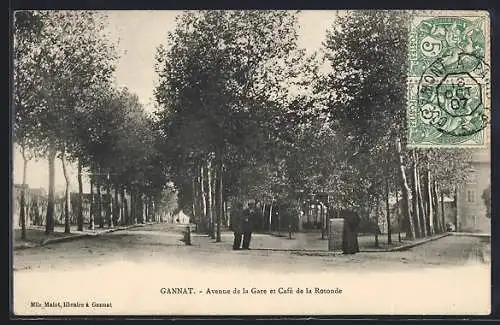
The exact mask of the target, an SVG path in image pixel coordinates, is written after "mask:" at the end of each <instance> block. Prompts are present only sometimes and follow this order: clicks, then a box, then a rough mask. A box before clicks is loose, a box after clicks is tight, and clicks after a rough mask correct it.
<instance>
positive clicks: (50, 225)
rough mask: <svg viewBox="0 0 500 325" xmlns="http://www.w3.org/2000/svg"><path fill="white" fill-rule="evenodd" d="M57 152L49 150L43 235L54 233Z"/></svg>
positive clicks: (52, 149)
mask: <svg viewBox="0 0 500 325" xmlns="http://www.w3.org/2000/svg"><path fill="white" fill-rule="evenodd" d="M56 154H57V151H56V150H55V149H54V148H53V147H52V148H50V149H49V154H48V160H49V193H48V197H47V215H46V217H45V234H51V233H53V232H54V212H55V182H56V180H55V176H56V171H55V160H56Z"/></svg>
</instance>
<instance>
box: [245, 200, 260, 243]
mask: <svg viewBox="0 0 500 325" xmlns="http://www.w3.org/2000/svg"><path fill="white" fill-rule="evenodd" d="M242 217H243V220H242V230H243V249H250V241H251V240H252V231H253V228H254V224H255V222H256V221H257V219H258V215H257V209H256V208H255V203H254V202H249V203H248V207H247V208H246V209H245V210H244V211H243V215H242Z"/></svg>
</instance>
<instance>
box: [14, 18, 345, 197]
mask: <svg viewBox="0 0 500 325" xmlns="http://www.w3.org/2000/svg"><path fill="white" fill-rule="evenodd" d="M179 13H180V11H173V10H165V11H149V10H141V11H136V10H127V11H125V10H122V11H108V12H107V16H108V18H109V27H108V28H109V34H110V36H111V37H112V39H113V40H115V41H117V42H118V47H117V50H118V53H119V56H120V58H119V60H118V64H117V70H116V73H115V76H116V84H117V86H119V87H124V86H126V87H127V88H128V89H129V90H130V91H131V92H133V93H135V94H137V95H138V96H139V99H140V101H141V103H142V104H143V105H144V107H145V108H146V109H147V110H152V109H153V102H154V101H153V89H154V86H155V80H156V74H155V71H154V61H155V60H154V59H155V53H156V48H157V47H158V46H159V45H160V44H165V42H166V39H167V33H168V32H169V31H170V30H172V29H173V28H174V27H175V17H176V16H177V15H178V14H179ZM336 16H337V11H335V10H314V11H302V12H301V13H300V14H299V30H298V35H299V46H301V47H303V48H305V49H306V50H307V51H308V52H310V53H312V52H314V51H316V50H319V49H320V47H321V43H322V42H323V40H324V38H325V36H326V30H327V29H328V28H329V27H330V26H332V24H333V22H334V20H335V17H336ZM22 168H23V162H22V158H21V155H20V153H19V151H18V150H17V149H15V150H14V157H13V181H14V183H15V184H18V183H21V182H22ZM69 173H70V178H71V184H70V187H71V190H73V191H76V190H77V186H78V184H77V181H76V168H75V166H70V168H69ZM55 176H56V177H55V179H56V191H61V190H63V189H64V187H65V182H64V177H63V174H62V166H61V162H60V160H57V161H56V175H55ZM27 183H28V185H29V186H30V187H31V188H45V189H47V188H48V162H47V161H46V160H41V161H30V162H29V164H28V169H27ZM84 191H85V192H88V191H89V186H88V182H87V181H86V180H85V181H84Z"/></svg>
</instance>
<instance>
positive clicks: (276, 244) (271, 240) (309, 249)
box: [192, 232, 448, 255]
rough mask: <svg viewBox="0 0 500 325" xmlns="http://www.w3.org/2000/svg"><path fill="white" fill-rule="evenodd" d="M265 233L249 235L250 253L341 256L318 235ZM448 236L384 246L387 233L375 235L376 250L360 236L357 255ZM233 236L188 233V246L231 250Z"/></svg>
mask: <svg viewBox="0 0 500 325" xmlns="http://www.w3.org/2000/svg"><path fill="white" fill-rule="evenodd" d="M280 235H281V236H278V234H277V233H276V234H274V233H271V234H267V233H254V234H252V241H251V244H250V247H251V249H253V250H268V251H290V252H295V253H299V254H306V255H311V254H312V255H321V254H338V253H341V248H340V247H339V249H336V250H335V251H333V252H329V251H328V239H326V237H325V239H322V238H321V233H315V232H307V233H293V234H292V239H289V237H288V234H287V233H286V234H285V233H282V234H280ZM446 236H448V233H444V234H439V235H435V236H432V237H428V238H424V239H418V240H413V241H409V240H405V238H404V237H405V235H404V234H401V237H402V240H401V242H400V241H399V240H398V234H397V233H396V234H393V235H392V236H391V238H392V243H391V244H388V242H387V239H388V238H387V234H385V235H380V236H379V247H375V237H374V236H373V235H360V236H359V237H358V243H359V248H360V252H367V253H368V252H393V251H401V250H405V249H409V248H412V247H415V246H418V245H422V244H424V243H427V242H429V241H433V240H437V239H440V238H443V237H446ZM232 242H233V233H231V232H223V233H222V234H221V242H220V243H216V242H215V240H214V239H211V238H210V237H209V236H207V235H203V234H192V245H193V246H197V247H200V248H204V247H210V246H211V245H217V246H220V248H223V249H232Z"/></svg>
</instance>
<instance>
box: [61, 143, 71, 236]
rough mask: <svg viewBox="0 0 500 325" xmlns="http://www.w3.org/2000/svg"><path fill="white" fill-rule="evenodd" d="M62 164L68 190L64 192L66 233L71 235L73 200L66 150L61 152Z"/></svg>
mask: <svg viewBox="0 0 500 325" xmlns="http://www.w3.org/2000/svg"><path fill="white" fill-rule="evenodd" d="M61 164H62V169H63V174H64V180H65V181H66V188H65V190H64V232H65V233H66V234H69V233H70V232H71V229H70V224H69V208H70V206H71V198H70V193H69V186H70V185H69V174H68V170H67V168H66V150H65V149H63V150H62V152H61Z"/></svg>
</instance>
